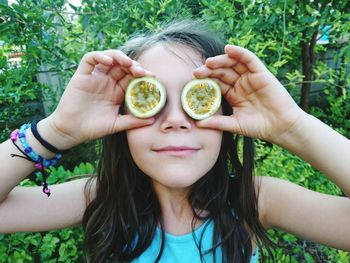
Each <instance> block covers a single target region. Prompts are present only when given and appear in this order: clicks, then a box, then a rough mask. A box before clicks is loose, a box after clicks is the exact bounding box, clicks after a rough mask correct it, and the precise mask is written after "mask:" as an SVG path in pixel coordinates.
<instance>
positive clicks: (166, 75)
mask: <svg viewBox="0 0 350 263" xmlns="http://www.w3.org/2000/svg"><path fill="white" fill-rule="evenodd" d="M137 61H138V62H139V63H140V64H141V66H142V67H144V68H145V69H146V70H149V71H151V72H153V73H154V74H155V77H156V78H158V79H159V80H160V81H161V82H163V83H164V84H167V83H169V82H172V83H173V84H174V82H175V83H178V82H182V83H181V84H184V83H186V82H187V81H189V80H190V79H192V78H193V76H192V72H193V70H194V69H195V68H197V67H199V66H201V65H203V62H204V61H203V58H202V56H201V54H200V53H199V52H198V51H196V50H194V49H193V48H190V47H187V46H185V45H181V44H165V43H164V44H163V43H162V44H157V45H155V46H153V47H151V48H149V49H147V50H146V51H144V52H143V53H142V54H141V55H140V56H139V58H138V59H137ZM179 84H180V83H179Z"/></svg>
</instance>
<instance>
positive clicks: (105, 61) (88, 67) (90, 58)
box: [76, 51, 113, 74]
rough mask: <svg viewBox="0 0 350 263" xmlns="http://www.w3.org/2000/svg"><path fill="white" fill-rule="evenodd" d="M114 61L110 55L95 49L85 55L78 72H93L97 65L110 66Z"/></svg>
mask: <svg viewBox="0 0 350 263" xmlns="http://www.w3.org/2000/svg"><path fill="white" fill-rule="evenodd" d="M112 63H113V59H112V58H111V57H110V56H108V55H105V54H103V52H101V51H93V52H89V53H86V54H85V55H84V56H83V58H82V59H81V61H80V63H79V66H78V68H77V71H76V72H77V73H78V74H91V73H92V72H93V70H94V69H95V66H96V65H98V64H102V65H105V66H110V65H112Z"/></svg>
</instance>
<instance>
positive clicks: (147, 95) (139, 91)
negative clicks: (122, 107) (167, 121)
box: [130, 81, 160, 113]
mask: <svg viewBox="0 0 350 263" xmlns="http://www.w3.org/2000/svg"><path fill="white" fill-rule="evenodd" d="M130 95H131V104H132V107H133V108H135V109H137V111H139V112H142V113H146V112H149V111H151V110H152V109H153V108H154V107H156V106H157V104H158V103H159V102H160V91H159V90H158V89H157V88H156V85H155V84H153V83H150V82H147V81H140V82H139V83H138V84H137V85H135V86H134V87H133V89H132V90H131V92H130Z"/></svg>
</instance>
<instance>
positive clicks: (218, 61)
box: [205, 54, 238, 69]
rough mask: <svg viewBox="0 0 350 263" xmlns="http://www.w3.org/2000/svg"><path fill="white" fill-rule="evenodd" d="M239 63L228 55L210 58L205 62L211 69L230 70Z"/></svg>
mask: <svg viewBox="0 0 350 263" xmlns="http://www.w3.org/2000/svg"><path fill="white" fill-rule="evenodd" d="M237 63H238V62H237V60H235V59H233V58H230V57H229V56H228V55H227V54H225V55H218V56H215V57H210V58H207V59H206V60H205V65H207V67H209V68H211V69H215V68H223V67H225V68H229V67H233V66H235V65H236V64H237Z"/></svg>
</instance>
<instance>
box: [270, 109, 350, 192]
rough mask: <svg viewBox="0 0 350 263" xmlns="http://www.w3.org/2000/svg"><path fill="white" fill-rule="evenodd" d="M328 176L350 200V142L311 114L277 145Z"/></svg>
mask: <svg viewBox="0 0 350 263" xmlns="http://www.w3.org/2000/svg"><path fill="white" fill-rule="evenodd" d="M276 143H277V144H278V145H280V146H282V147H283V148H285V149H287V150H289V151H291V152H293V153H294V154H296V155H298V156H299V157H300V158H302V159H303V160H305V161H306V162H308V163H310V164H311V165H312V166H313V167H315V168H316V169H318V170H319V171H320V172H322V173H324V174H325V175H326V176H328V178H329V179H330V180H332V181H333V182H334V183H335V184H337V185H338V186H339V187H340V188H341V189H342V190H343V191H344V193H345V194H346V195H347V196H348V197H350V166H349V164H350V140H348V139H347V138H345V137H344V136H342V135H341V134H339V133H337V132H336V131H334V130H333V129H331V128H330V127H329V126H327V125H326V124H324V123H323V122H321V121H320V120H318V119H317V118H315V117H313V116H312V115H309V114H304V115H303V117H302V118H301V119H300V120H299V122H298V123H297V124H296V126H295V128H294V129H293V131H292V132H290V133H289V134H286V135H284V136H282V137H281V138H279V139H278V141H277V142H276Z"/></svg>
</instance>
